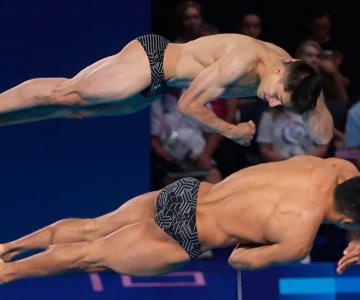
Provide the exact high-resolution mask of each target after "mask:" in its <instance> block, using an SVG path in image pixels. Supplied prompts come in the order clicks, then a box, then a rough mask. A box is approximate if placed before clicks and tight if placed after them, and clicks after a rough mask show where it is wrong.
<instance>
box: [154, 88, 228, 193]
mask: <svg viewBox="0 0 360 300" xmlns="http://www.w3.org/2000/svg"><path fill="white" fill-rule="evenodd" d="M178 98H179V97H178V95H177V94H176V93H172V94H170V93H169V94H166V95H164V96H163V97H162V98H161V100H159V101H156V102H154V103H153V104H152V106H151V135H152V138H151V145H152V150H153V154H154V165H153V167H154V169H153V170H154V172H153V179H154V184H153V188H154V189H159V188H162V187H163V186H164V185H167V184H169V183H170V182H172V181H174V180H176V179H178V178H180V177H186V176H192V177H197V178H199V179H202V180H206V181H208V182H210V183H217V182H219V181H220V180H221V174H220V172H219V171H218V169H217V168H216V164H215V161H214V160H213V159H212V157H211V152H212V151H214V150H215V149H213V145H212V144H211V143H210V144H209V142H208V141H211V138H212V135H217V133H204V132H203V128H201V127H200V125H198V124H197V123H194V122H193V121H192V120H190V119H188V118H187V117H185V116H184V115H182V114H181V113H179V112H178V110H177V108H176V107H177V101H178Z"/></svg>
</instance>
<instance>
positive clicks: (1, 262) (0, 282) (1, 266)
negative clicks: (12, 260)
mask: <svg viewBox="0 0 360 300" xmlns="http://www.w3.org/2000/svg"><path fill="white" fill-rule="evenodd" d="M0 246H1V245H0ZM4 265H5V262H4V261H3V260H2V259H0V284H3V283H4V282H2V280H1V277H2V276H1V273H2V270H3V268H4Z"/></svg>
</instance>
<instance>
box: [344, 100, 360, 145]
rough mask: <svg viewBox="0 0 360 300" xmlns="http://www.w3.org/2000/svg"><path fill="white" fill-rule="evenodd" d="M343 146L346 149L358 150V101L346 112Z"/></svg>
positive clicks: (359, 127) (359, 111) (359, 117)
mask: <svg viewBox="0 0 360 300" xmlns="http://www.w3.org/2000/svg"><path fill="white" fill-rule="evenodd" d="M345 144H346V147H347V148H360V101H359V102H357V103H356V104H354V105H353V106H352V107H351V109H350V110H349V112H348V116H347V120H346V139H345Z"/></svg>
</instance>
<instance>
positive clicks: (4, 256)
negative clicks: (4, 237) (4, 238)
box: [0, 244, 20, 262]
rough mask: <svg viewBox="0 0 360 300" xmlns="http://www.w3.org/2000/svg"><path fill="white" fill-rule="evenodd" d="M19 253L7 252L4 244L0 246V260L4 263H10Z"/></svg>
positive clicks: (14, 250) (16, 250)
mask: <svg viewBox="0 0 360 300" xmlns="http://www.w3.org/2000/svg"><path fill="white" fill-rule="evenodd" d="M18 253H20V250H18V249H11V250H7V249H6V247H5V245H4V244H0V260H2V261H3V262H9V261H10V260H11V259H12V258H13V257H14V256H16V255H17V254H18Z"/></svg>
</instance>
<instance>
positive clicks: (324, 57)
mask: <svg viewBox="0 0 360 300" xmlns="http://www.w3.org/2000/svg"><path fill="white" fill-rule="evenodd" d="M295 56H296V57H297V58H300V59H302V60H304V61H305V62H306V63H308V64H309V65H311V66H313V67H314V68H315V69H317V70H319V72H320V74H321V76H322V78H323V90H324V96H325V99H326V100H327V101H345V102H346V101H348V95H347V91H346V88H347V86H348V85H349V84H350V81H349V79H348V78H346V77H345V76H344V75H343V74H341V72H340V70H339V66H340V64H341V62H342V56H341V54H340V53H339V52H336V51H332V52H330V51H323V50H322V49H321V46H320V45H319V44H318V43H317V42H315V41H312V40H306V41H304V42H302V43H301V44H300V45H299V46H298V48H297V50H296V53H295Z"/></svg>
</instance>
